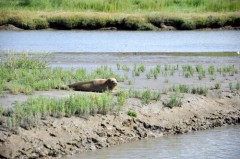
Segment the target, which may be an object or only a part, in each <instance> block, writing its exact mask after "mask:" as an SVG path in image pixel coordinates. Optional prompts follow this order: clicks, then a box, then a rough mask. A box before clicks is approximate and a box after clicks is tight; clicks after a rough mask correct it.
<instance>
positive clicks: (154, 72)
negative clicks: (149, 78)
mask: <svg viewBox="0 0 240 159" xmlns="http://www.w3.org/2000/svg"><path fill="white" fill-rule="evenodd" d="M153 77H154V79H155V80H156V79H157V78H158V71H157V70H154V71H153Z"/></svg>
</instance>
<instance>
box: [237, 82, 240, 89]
mask: <svg viewBox="0 0 240 159" xmlns="http://www.w3.org/2000/svg"><path fill="white" fill-rule="evenodd" d="M236 90H238V91H239V90H240V82H237V84H236Z"/></svg>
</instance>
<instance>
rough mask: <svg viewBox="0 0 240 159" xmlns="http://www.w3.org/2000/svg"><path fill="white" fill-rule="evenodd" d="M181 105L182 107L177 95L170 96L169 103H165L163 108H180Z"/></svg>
mask: <svg viewBox="0 0 240 159" xmlns="http://www.w3.org/2000/svg"><path fill="white" fill-rule="evenodd" d="M181 105H182V101H181V97H180V95H178V94H175V95H173V96H171V97H170V99H169V101H168V102H167V103H164V106H165V107H169V108H173V107H181Z"/></svg>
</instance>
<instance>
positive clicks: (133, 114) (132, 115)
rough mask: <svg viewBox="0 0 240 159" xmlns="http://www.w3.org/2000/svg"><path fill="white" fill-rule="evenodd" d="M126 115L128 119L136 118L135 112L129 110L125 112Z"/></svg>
mask: <svg viewBox="0 0 240 159" xmlns="http://www.w3.org/2000/svg"><path fill="white" fill-rule="evenodd" d="M127 115H128V116H130V117H137V112H135V111H131V110H129V111H128V112H127Z"/></svg>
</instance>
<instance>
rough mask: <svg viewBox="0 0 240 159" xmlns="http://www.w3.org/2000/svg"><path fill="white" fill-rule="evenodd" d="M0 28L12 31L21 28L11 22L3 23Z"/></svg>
mask: <svg viewBox="0 0 240 159" xmlns="http://www.w3.org/2000/svg"><path fill="white" fill-rule="evenodd" d="M0 30H14V31H20V30H23V29H21V28H18V27H16V26H14V25H12V24H5V25H1V26H0Z"/></svg>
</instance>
